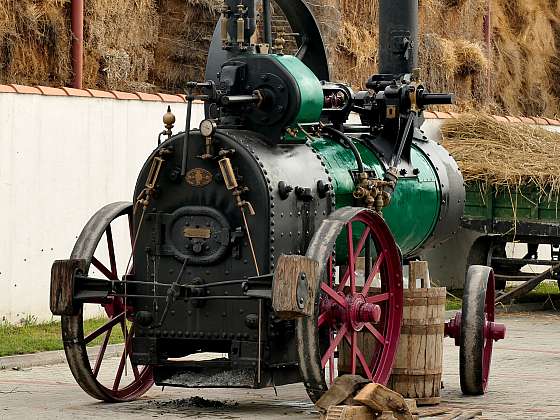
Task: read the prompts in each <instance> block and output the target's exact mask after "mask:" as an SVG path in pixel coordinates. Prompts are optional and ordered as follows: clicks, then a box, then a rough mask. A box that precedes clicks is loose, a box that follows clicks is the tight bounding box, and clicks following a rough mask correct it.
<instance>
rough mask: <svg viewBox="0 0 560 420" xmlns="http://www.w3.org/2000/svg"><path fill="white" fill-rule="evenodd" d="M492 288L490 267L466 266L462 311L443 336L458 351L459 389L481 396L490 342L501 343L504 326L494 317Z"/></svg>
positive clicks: (493, 291)
mask: <svg viewBox="0 0 560 420" xmlns="http://www.w3.org/2000/svg"><path fill="white" fill-rule="evenodd" d="M495 294H496V286H495V280H494V272H493V270H492V268H490V267H486V266H482V265H473V266H470V267H469V271H468V272H467V278H466V280H465V287H464V293H463V305H462V311H461V312H458V313H457V314H456V315H455V317H454V318H453V319H452V320H451V321H449V322H448V323H446V325H445V335H446V336H449V337H451V338H454V339H455V345H457V346H460V349H459V373H460V378H461V390H462V391H463V393H464V394H467V395H481V394H484V393H485V392H486V389H487V388H488V377H489V375H490V364H491V362H492V349H493V346H494V341H498V340H502V339H504V338H505V335H506V327H505V325H503V324H498V323H496V322H494V321H495V316H494V305H495V304H494V299H495Z"/></svg>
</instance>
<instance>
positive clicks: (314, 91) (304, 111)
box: [274, 55, 324, 124]
mask: <svg viewBox="0 0 560 420" xmlns="http://www.w3.org/2000/svg"><path fill="white" fill-rule="evenodd" d="M274 57H275V58H276V59H277V60H278V62H279V63H280V64H282V66H284V67H285V68H286V70H288V71H289V72H290V74H291V75H292V76H293V77H294V79H295V80H296V82H297V84H298V87H299V93H300V97H301V104H300V108H299V112H298V114H297V117H296V119H295V121H294V124H306V123H315V122H317V121H319V120H320V118H321V112H322V111H323V103H324V98H323V87H322V86H321V82H320V81H319V79H317V76H315V74H314V73H313V72H312V71H311V70H310V69H309V67H307V66H306V65H305V64H303V63H302V62H301V60H300V59H299V58H296V57H294V56H293V55H275V56H274Z"/></svg>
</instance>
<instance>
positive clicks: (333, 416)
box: [326, 405, 374, 420]
mask: <svg viewBox="0 0 560 420" xmlns="http://www.w3.org/2000/svg"><path fill="white" fill-rule="evenodd" d="M373 418H374V416H373V413H372V412H371V410H370V409H369V408H368V407H364V406H363V405H356V406H348V405H333V406H331V407H329V410H328V411H327V417H326V420H372V419H373Z"/></svg>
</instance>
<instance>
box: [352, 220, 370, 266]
mask: <svg viewBox="0 0 560 420" xmlns="http://www.w3.org/2000/svg"><path fill="white" fill-rule="evenodd" d="M370 231H371V229H370V228H369V227H366V228H365V229H364V233H362V236H361V237H360V240H359V241H358V244H357V245H356V252H355V253H354V254H355V255H356V259H358V257H359V256H360V254H361V253H362V250H363V249H364V245H365V243H366V240H367V239H368V238H369V233H370Z"/></svg>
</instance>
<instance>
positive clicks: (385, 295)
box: [366, 293, 389, 303]
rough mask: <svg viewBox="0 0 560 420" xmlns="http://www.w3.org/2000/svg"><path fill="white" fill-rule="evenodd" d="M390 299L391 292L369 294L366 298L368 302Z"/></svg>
mask: <svg viewBox="0 0 560 420" xmlns="http://www.w3.org/2000/svg"><path fill="white" fill-rule="evenodd" d="M387 300H389V293H381V294H379V295H375V296H368V297H367V298H366V302H367V303H381V302H385V301H387Z"/></svg>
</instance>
